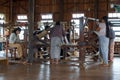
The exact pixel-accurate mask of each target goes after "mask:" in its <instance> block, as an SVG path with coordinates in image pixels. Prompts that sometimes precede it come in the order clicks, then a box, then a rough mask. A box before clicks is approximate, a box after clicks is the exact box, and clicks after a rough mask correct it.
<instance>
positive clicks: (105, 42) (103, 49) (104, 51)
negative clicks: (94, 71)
mask: <svg viewBox="0 0 120 80" xmlns="http://www.w3.org/2000/svg"><path fill="white" fill-rule="evenodd" d="M107 19H108V18H107V16H104V17H103V18H102V21H101V22H100V23H99V28H100V30H99V31H98V32H97V34H98V37H99V51H100V55H101V57H102V59H103V62H102V64H103V65H104V66H108V51H109V37H107V36H106V35H107V29H108V28H107V27H108V25H107V23H108V22H107Z"/></svg>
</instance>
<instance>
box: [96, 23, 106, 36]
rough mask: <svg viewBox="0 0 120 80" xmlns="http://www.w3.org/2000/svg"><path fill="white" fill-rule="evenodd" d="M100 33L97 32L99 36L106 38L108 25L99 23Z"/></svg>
mask: <svg viewBox="0 0 120 80" xmlns="http://www.w3.org/2000/svg"><path fill="white" fill-rule="evenodd" d="M99 28H100V31H97V34H98V36H105V35H106V24H105V23H99Z"/></svg>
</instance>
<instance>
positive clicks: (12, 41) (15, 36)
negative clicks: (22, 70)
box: [9, 27, 23, 59]
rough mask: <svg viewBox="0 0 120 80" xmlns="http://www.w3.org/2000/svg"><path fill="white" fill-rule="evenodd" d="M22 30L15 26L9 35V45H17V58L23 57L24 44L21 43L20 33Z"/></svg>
mask: <svg viewBox="0 0 120 80" xmlns="http://www.w3.org/2000/svg"><path fill="white" fill-rule="evenodd" d="M20 32H21V28H19V27H18V28H15V29H14V30H13V32H12V33H11V34H10V37H9V46H10V47H17V52H18V56H17V59H21V58H22V55H23V53H22V52H23V51H22V46H21V44H20V39H19V34H20Z"/></svg>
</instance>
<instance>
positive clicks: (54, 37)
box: [50, 21, 65, 64]
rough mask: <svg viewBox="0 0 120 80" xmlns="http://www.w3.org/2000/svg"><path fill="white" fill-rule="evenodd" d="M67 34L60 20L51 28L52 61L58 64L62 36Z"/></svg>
mask: <svg viewBox="0 0 120 80" xmlns="http://www.w3.org/2000/svg"><path fill="white" fill-rule="evenodd" d="M64 36H65V32H64V30H63V27H62V25H61V24H60V22H59V21H58V22H56V24H55V26H54V27H53V28H52V29H51V30H50V39H51V46H50V58H51V60H50V62H51V63H52V64H53V63H55V64H58V63H59V60H60V52H61V47H60V44H61V43H62V37H64Z"/></svg>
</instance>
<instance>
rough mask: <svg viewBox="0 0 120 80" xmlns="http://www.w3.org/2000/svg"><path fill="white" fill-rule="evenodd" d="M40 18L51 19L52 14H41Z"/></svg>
mask: <svg viewBox="0 0 120 80" xmlns="http://www.w3.org/2000/svg"><path fill="white" fill-rule="evenodd" d="M41 18H42V19H52V18H53V16H52V14H42V15H41Z"/></svg>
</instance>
